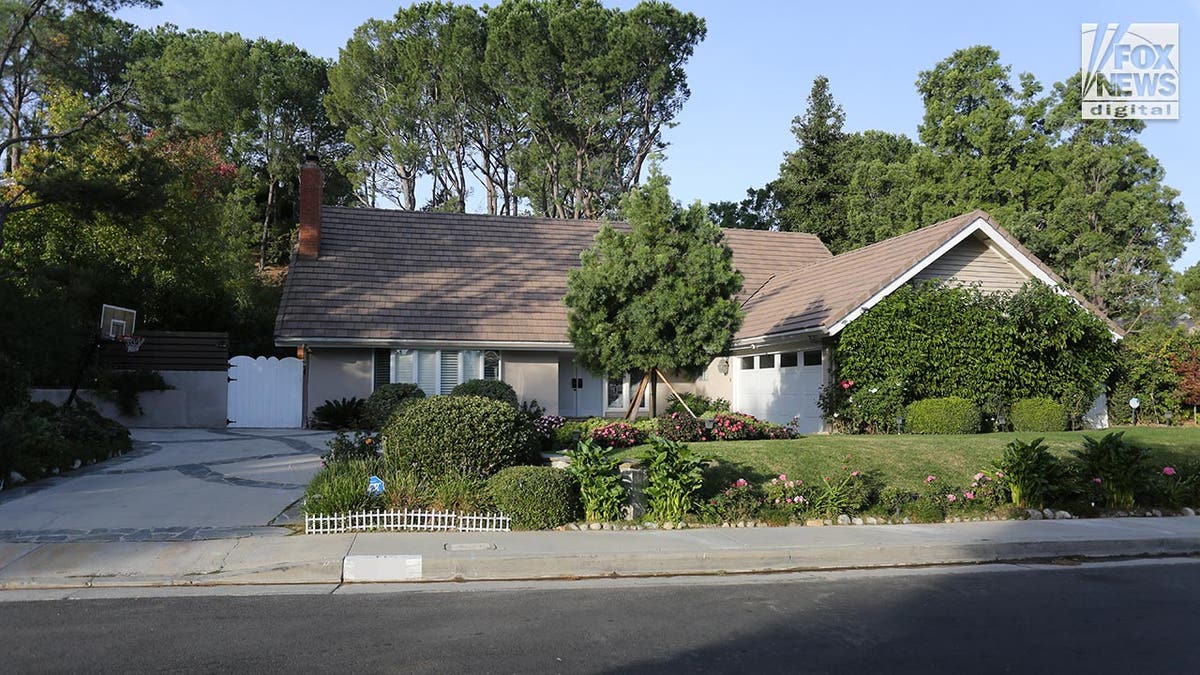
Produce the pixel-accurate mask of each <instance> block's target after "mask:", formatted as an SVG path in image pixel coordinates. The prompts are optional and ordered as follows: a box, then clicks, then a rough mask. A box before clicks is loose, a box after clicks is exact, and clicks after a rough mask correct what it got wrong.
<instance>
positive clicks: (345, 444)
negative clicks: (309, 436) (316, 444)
mask: <svg viewBox="0 0 1200 675" xmlns="http://www.w3.org/2000/svg"><path fill="white" fill-rule="evenodd" d="M325 446H326V447H328V448H329V451H328V452H326V453H325V454H324V455H321V459H323V460H325V461H326V462H340V461H345V460H349V459H379V458H380V457H381V456H382V452H381V451H380V449H379V436H378V435H377V434H367V433H363V432H361V431H357V432H355V433H354V438H350V437H349V436H347V435H346V433H345V432H342V431H339V432H338V434H337V435H336V436H334V437H333V438H331V439H329V441H328V442H327V443H326V444H325Z"/></svg>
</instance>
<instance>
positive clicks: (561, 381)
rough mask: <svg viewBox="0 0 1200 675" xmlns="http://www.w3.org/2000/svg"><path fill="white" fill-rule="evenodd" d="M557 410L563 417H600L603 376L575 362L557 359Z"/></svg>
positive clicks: (569, 357) (602, 398)
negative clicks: (590, 371) (593, 373)
mask: <svg viewBox="0 0 1200 675" xmlns="http://www.w3.org/2000/svg"><path fill="white" fill-rule="evenodd" d="M558 412H559V414H560V415H562V416H563V417H600V416H601V415H602V414H603V412H604V378H600V377H596V376H595V375H592V374H591V373H589V372H588V371H587V370H586V369H584V368H583V367H582V366H580V365H578V364H577V363H575V359H573V358H572V357H571V356H563V357H560V358H559V360H558Z"/></svg>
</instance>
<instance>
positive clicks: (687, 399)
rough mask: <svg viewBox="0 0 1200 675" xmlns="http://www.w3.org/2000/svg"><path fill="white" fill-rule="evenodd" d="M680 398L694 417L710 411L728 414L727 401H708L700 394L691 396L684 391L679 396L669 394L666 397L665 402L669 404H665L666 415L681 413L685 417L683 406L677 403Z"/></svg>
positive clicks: (721, 399) (691, 394)
mask: <svg viewBox="0 0 1200 675" xmlns="http://www.w3.org/2000/svg"><path fill="white" fill-rule="evenodd" d="M680 398H683V402H684V403H686V404H687V407H688V408H691V409H692V412H693V413H694V414H695V415H696V417H699V416H701V415H703V414H704V413H706V412H709V411H710V410H711V411H713V412H729V401H726V400H725V399H723V398H718V399H710V398H707V397H705V396H701V395H700V394H693V393H690V392H686V391H685V392H683V393H682V394H680V395H679V396H676V395H675V394H671V395H670V396H669V397H668V399H667V400H668V401H669V403H668V404H667V410H666V414H668V415H670V414H671V413H681V414H684V415H687V410H685V409H684V407H683V405H682V404H680V402H679V399H680Z"/></svg>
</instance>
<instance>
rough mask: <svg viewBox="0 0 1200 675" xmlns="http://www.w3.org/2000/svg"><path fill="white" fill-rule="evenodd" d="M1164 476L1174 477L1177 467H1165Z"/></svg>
mask: <svg viewBox="0 0 1200 675" xmlns="http://www.w3.org/2000/svg"><path fill="white" fill-rule="evenodd" d="M1163 475H1164V476H1174V475H1175V467H1173V466H1164V467H1163Z"/></svg>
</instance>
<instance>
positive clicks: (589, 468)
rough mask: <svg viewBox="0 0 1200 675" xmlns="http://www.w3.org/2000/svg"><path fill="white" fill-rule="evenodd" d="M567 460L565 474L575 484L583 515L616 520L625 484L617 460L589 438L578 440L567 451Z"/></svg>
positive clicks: (604, 519)
mask: <svg viewBox="0 0 1200 675" xmlns="http://www.w3.org/2000/svg"><path fill="white" fill-rule="evenodd" d="M566 454H567V457H570V458H571V463H570V465H569V466H567V473H569V474H571V475H572V476H573V477H574V478H575V481H576V482H577V483H578V484H579V495H580V498H581V499H582V501H583V510H584V516H585V517H586V518H587V519H588V521H589V522H605V521H610V520H616V519H617V518H619V517H620V516H621V507H622V506H623V505H624V504H625V484H624V483H623V482H622V481H621V470H620V464H621V461H620V460H619V459H616V458H615V457H610V456H609V455H608V453H607V452H605V451H604V450H603V449H602V448H601V447H600V446H599V445H597V444H596V442H595V441H593V440H586V441H580V442H579V444H578V445H577V446H576V447H575V449H574V450H568V451H567V453H566Z"/></svg>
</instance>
